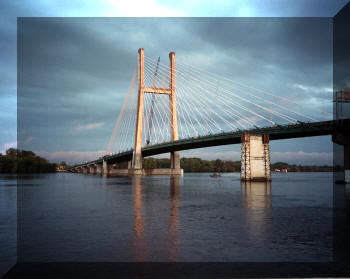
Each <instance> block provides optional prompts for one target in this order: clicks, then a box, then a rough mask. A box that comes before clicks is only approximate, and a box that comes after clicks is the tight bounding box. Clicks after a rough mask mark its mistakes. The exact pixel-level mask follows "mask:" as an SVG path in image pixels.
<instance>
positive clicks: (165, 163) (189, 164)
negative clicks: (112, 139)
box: [0, 148, 333, 173]
mask: <svg viewBox="0 0 350 279" xmlns="http://www.w3.org/2000/svg"><path fill="white" fill-rule="evenodd" d="M67 167H69V166H68V165H67V164H66V163H65V162H61V163H59V164H56V163H50V162H49V161H48V160H47V159H45V158H42V157H40V156H37V155H35V153H34V152H32V151H25V150H18V149H15V148H10V149H8V150H7V151H6V154H1V153H0V173H53V172H56V171H62V170H64V169H65V168H67ZM143 167H144V168H146V169H154V168H169V167H170V159H167V158H152V157H151V158H145V159H143ZM113 168H119V169H120V168H127V162H124V163H119V164H116V165H114V166H113ZM181 168H183V169H184V171H185V172H239V171H240V169H241V162H240V161H229V160H220V159H216V160H203V159H200V158H181ZM282 170H284V171H288V172H331V171H333V168H332V166H326V165H324V166H303V165H291V164H288V163H284V162H277V163H273V164H271V171H282Z"/></svg>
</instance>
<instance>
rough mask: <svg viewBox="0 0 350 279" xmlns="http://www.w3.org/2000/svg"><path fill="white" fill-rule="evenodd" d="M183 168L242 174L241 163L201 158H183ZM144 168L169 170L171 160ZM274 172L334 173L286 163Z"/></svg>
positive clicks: (145, 164) (149, 163) (147, 160)
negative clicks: (284, 170)
mask: <svg viewBox="0 0 350 279" xmlns="http://www.w3.org/2000/svg"><path fill="white" fill-rule="evenodd" d="M180 165H181V168H183V169H184V172H240V170H241V161H230V160H220V159H216V160H203V159H200V158H181V159H180ZM142 166H143V167H144V168H145V169H155V168H169V167H170V159H168V158H160V159H157V158H144V159H143V161H142ZM115 168H127V163H126V162H124V163H120V164H117V165H116V166H115ZM270 168H271V170H272V171H274V170H275V169H279V170H282V169H286V170H288V172H330V171H333V168H332V166H326V165H324V166H303V165H295V164H294V165H291V164H288V163H285V162H277V163H274V164H271V165H270Z"/></svg>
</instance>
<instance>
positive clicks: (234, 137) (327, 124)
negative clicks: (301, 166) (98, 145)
mask: <svg viewBox="0 0 350 279" xmlns="http://www.w3.org/2000/svg"><path fill="white" fill-rule="evenodd" d="M344 127H346V128H347V130H348V129H350V119H342V120H341V121H339V120H338V121H335V120H329V121H321V122H312V123H311V122H310V123H305V122H298V123H297V124H290V125H275V126H271V127H266V128H258V127H257V128H254V129H249V130H237V131H234V132H226V133H220V134H213V135H207V136H198V137H192V138H187V139H181V140H177V141H171V142H164V143H160V144H155V145H149V146H145V147H143V148H142V156H143V157H148V156H153V155H158V154H162V153H168V152H171V151H181V150H188V149H195V148H202V147H210V146H218V145H227V144H237V143H241V136H242V135H244V134H252V135H262V134H267V135H269V138H270V140H281V139H291V138H302V137H314V136H324V135H332V134H334V133H335V131H337V130H339V129H342V130H343V129H344ZM132 153H133V150H128V151H125V152H121V153H117V154H113V155H106V156H103V157H101V158H99V159H97V160H94V161H90V162H86V163H83V164H78V165H75V166H73V167H72V168H69V169H67V171H69V170H72V169H75V168H78V167H82V166H88V165H92V164H102V162H103V160H105V161H107V163H108V164H115V163H120V162H126V161H130V160H131V159H132Z"/></svg>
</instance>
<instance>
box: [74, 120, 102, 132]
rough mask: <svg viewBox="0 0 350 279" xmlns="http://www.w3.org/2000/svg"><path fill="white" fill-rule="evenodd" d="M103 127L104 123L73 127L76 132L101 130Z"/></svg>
mask: <svg viewBox="0 0 350 279" xmlns="http://www.w3.org/2000/svg"><path fill="white" fill-rule="evenodd" d="M103 125H104V122H95V123H90V124H86V125H78V126H76V127H75V130H77V131H85V130H94V129H97V128H101V127H102V126H103Z"/></svg>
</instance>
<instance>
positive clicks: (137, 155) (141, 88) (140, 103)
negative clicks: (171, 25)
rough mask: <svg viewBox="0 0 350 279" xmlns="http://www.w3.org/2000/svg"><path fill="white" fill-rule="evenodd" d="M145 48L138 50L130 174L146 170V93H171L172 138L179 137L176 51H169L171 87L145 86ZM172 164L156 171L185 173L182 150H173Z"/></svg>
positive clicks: (176, 138) (173, 139)
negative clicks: (143, 163)
mask: <svg viewBox="0 0 350 279" xmlns="http://www.w3.org/2000/svg"><path fill="white" fill-rule="evenodd" d="M144 58H145V54H144V49H143V48H140V49H139V50H138V99H137V110H136V114H137V115H136V125H135V142H134V151H133V156H132V162H131V169H129V173H130V174H143V173H145V171H143V169H142V127H143V111H144V94H147V93H149V94H167V95H169V114H170V130H171V140H172V141H176V140H178V139H179V136H178V126H177V111H176V94H175V78H176V75H175V52H170V53H169V88H156V87H155V85H154V87H145V80H144V79H145V75H144ZM170 156H171V158H170V161H171V166H170V170H169V171H166V169H162V170H158V171H157V170H155V171H154V172H155V173H157V174H158V173H159V174H179V175H182V174H183V170H182V169H180V152H179V151H172V152H171V155H170Z"/></svg>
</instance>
